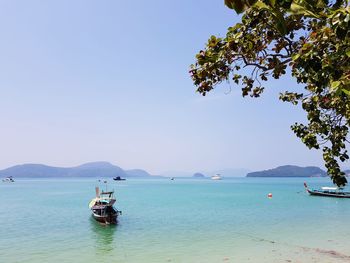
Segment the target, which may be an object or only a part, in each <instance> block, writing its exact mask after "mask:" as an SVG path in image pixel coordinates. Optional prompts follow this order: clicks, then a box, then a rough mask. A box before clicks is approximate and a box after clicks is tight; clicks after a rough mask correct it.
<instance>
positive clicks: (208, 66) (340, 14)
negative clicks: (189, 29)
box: [190, 0, 350, 186]
mask: <svg viewBox="0 0 350 263" xmlns="http://www.w3.org/2000/svg"><path fill="white" fill-rule="evenodd" d="M225 4H226V5H227V6H228V7H229V8H232V9H235V10H236V11H237V12H238V13H243V16H242V21H241V22H240V23H238V24H236V25H234V26H232V27H230V28H228V32H227V34H226V37H224V38H219V37H216V36H211V37H210V38H209V40H208V43H207V44H206V47H205V49H204V50H201V51H200V52H199V53H198V54H197V55H196V62H195V64H193V65H191V70H190V74H191V77H192V79H193V82H194V84H195V85H196V86H197V91H198V92H199V93H200V94H202V95H203V96H205V95H206V93H207V92H209V91H211V90H212V89H213V88H214V87H215V85H217V84H219V83H221V82H222V81H231V80H232V81H233V82H234V83H236V84H239V85H242V95H243V96H247V95H249V96H251V97H259V96H260V95H261V94H262V92H263V91H264V89H265V86H264V82H266V81H268V80H269V79H270V78H274V79H279V78H280V77H281V76H282V75H285V74H291V75H292V76H293V77H294V78H295V79H296V82H297V83H299V84H302V85H303V86H304V89H303V90H301V91H300V92H298V93H296V92H289V91H286V92H285V93H283V94H280V99H281V100H282V101H287V102H290V103H293V104H294V105H297V104H301V105H302V108H303V109H304V110H305V111H306V113H307V120H308V123H306V124H300V123H295V124H294V125H292V127H291V128H292V130H293V131H294V133H295V134H296V136H297V137H299V138H300V139H301V141H302V142H303V143H304V144H305V145H306V146H307V147H308V148H310V149H312V148H313V149H322V150H323V159H324V162H325V166H326V168H327V172H328V174H329V175H330V176H331V178H332V180H333V182H334V183H336V184H337V185H338V186H341V185H345V184H346V183H347V180H346V177H345V174H344V173H343V172H342V171H341V169H340V166H339V161H341V162H344V161H346V160H348V159H349V156H348V154H347V150H346V148H347V143H348V140H347V135H348V132H349V123H350V97H349V96H350V30H349V29H350V8H349V3H348V1H344V0H337V1H328V0H313V1H311V0H279V1H278V0H263V1H258V0H225Z"/></svg>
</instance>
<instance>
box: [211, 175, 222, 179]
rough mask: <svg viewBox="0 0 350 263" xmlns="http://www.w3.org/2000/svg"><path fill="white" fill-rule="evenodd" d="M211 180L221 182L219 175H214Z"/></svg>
mask: <svg viewBox="0 0 350 263" xmlns="http://www.w3.org/2000/svg"><path fill="white" fill-rule="evenodd" d="M211 179H212V180H221V179H222V178H221V175H220V174H216V175H213V176H212V177H211Z"/></svg>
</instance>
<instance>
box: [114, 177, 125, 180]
mask: <svg viewBox="0 0 350 263" xmlns="http://www.w3.org/2000/svg"><path fill="white" fill-rule="evenodd" d="M113 180H114V181H125V180H126V179H125V178H121V177H120V176H117V177H114V178H113Z"/></svg>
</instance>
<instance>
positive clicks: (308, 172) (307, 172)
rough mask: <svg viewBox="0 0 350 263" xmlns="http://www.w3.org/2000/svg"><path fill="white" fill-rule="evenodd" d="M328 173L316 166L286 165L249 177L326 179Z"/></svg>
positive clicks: (249, 174)
mask: <svg viewBox="0 0 350 263" xmlns="http://www.w3.org/2000/svg"><path fill="white" fill-rule="evenodd" d="M324 176H327V173H326V172H325V171H323V170H322V169H320V168H319V167H315V166H308V167H299V166H295V165H284V166H279V167H277V168H274V169H270V170H264V171H259V172H252V173H248V174H247V177H324Z"/></svg>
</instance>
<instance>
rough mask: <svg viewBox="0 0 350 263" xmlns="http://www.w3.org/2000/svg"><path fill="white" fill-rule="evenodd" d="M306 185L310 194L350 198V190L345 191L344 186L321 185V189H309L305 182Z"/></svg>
mask: <svg viewBox="0 0 350 263" xmlns="http://www.w3.org/2000/svg"><path fill="white" fill-rule="evenodd" d="M304 187H305V189H306V191H307V192H308V193H309V194H310V195H316V196H327V197H337V198H350V192H344V191H343V188H338V187H321V189H320V190H318V189H309V188H308V186H307V184H306V183H304Z"/></svg>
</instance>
